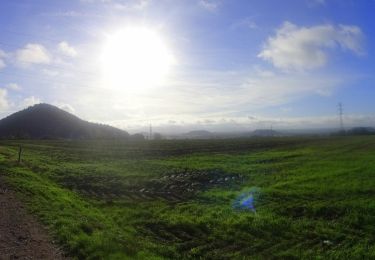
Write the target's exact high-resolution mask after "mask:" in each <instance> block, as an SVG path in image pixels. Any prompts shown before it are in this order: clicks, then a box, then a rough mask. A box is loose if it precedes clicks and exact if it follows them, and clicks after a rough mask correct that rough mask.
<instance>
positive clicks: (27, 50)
mask: <svg viewBox="0 0 375 260" xmlns="http://www.w3.org/2000/svg"><path fill="white" fill-rule="evenodd" d="M16 61H17V62H18V63H19V64H20V65H22V66H28V65H31V64H49V63H50V62H51V56H50V54H49V52H48V51H47V49H46V48H45V47H44V46H43V45H41V44H37V43H29V44H27V45H26V46H25V47H24V48H22V49H19V50H17V51H16Z"/></svg>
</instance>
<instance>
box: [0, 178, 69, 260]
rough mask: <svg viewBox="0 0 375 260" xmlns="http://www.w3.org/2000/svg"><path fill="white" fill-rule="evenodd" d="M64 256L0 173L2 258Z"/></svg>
mask: <svg viewBox="0 0 375 260" xmlns="http://www.w3.org/2000/svg"><path fill="white" fill-rule="evenodd" d="M3 259H4V260H5V259H63V257H62V254H61V252H60V250H58V248H57V246H56V245H53V243H52V242H51V239H50V237H49V236H48V234H47V232H46V230H45V229H44V228H43V227H42V226H41V225H40V224H39V223H38V222H37V221H36V219H35V218H34V217H33V216H31V215H30V214H28V213H27V211H26V209H25V208H24V206H23V205H22V203H21V202H19V201H18V199H17V198H16V196H15V193H14V192H13V191H12V190H10V189H9V187H8V186H7V185H6V184H5V183H4V181H3V178H2V176H1V174H0V260H3Z"/></svg>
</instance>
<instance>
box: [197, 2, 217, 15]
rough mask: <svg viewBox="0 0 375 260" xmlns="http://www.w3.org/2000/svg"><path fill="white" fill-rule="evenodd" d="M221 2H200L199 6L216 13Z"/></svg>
mask: <svg viewBox="0 0 375 260" xmlns="http://www.w3.org/2000/svg"><path fill="white" fill-rule="evenodd" d="M219 4H220V2H219V0H199V1H198V5H199V6H200V7H202V8H204V9H206V10H208V11H210V12H214V11H216V10H217V9H218V7H219Z"/></svg>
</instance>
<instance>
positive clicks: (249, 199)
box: [233, 187, 260, 212]
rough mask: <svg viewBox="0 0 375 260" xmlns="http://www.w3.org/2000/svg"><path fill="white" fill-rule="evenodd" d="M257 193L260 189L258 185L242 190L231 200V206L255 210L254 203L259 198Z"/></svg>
mask: <svg viewBox="0 0 375 260" xmlns="http://www.w3.org/2000/svg"><path fill="white" fill-rule="evenodd" d="M259 194H260V189H259V188H258V187H252V188H251V189H249V190H247V191H244V192H242V193H241V194H240V195H238V197H237V198H236V199H235V201H234V202H233V208H234V209H239V210H249V211H252V212H256V209H255V203H256V202H257V201H258V199H259Z"/></svg>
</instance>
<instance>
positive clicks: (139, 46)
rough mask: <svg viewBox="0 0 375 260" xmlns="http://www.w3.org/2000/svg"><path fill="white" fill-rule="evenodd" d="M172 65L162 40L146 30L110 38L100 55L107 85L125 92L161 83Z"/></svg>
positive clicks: (120, 33)
mask: <svg viewBox="0 0 375 260" xmlns="http://www.w3.org/2000/svg"><path fill="white" fill-rule="evenodd" d="M172 62H173V58H172V55H171V54H170V51H169V49H168V48H167V46H166V45H165V43H164V42H163V40H162V38H161V37H160V36H159V35H158V34H157V33H156V32H154V31H152V30H149V29H147V28H135V27H133V28H126V29H123V30H121V31H118V32H116V33H113V34H111V35H109V36H108V38H107V41H106V43H105V45H104V47H103V51H102V56H101V63H102V72H103V79H104V81H105V84H109V85H110V86H111V87H115V88H121V89H126V90H142V89H147V88H149V87H154V86H157V85H159V84H161V83H162V82H163V80H164V79H165V76H166V75H167V73H168V71H169V69H170V66H171V64H172Z"/></svg>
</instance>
